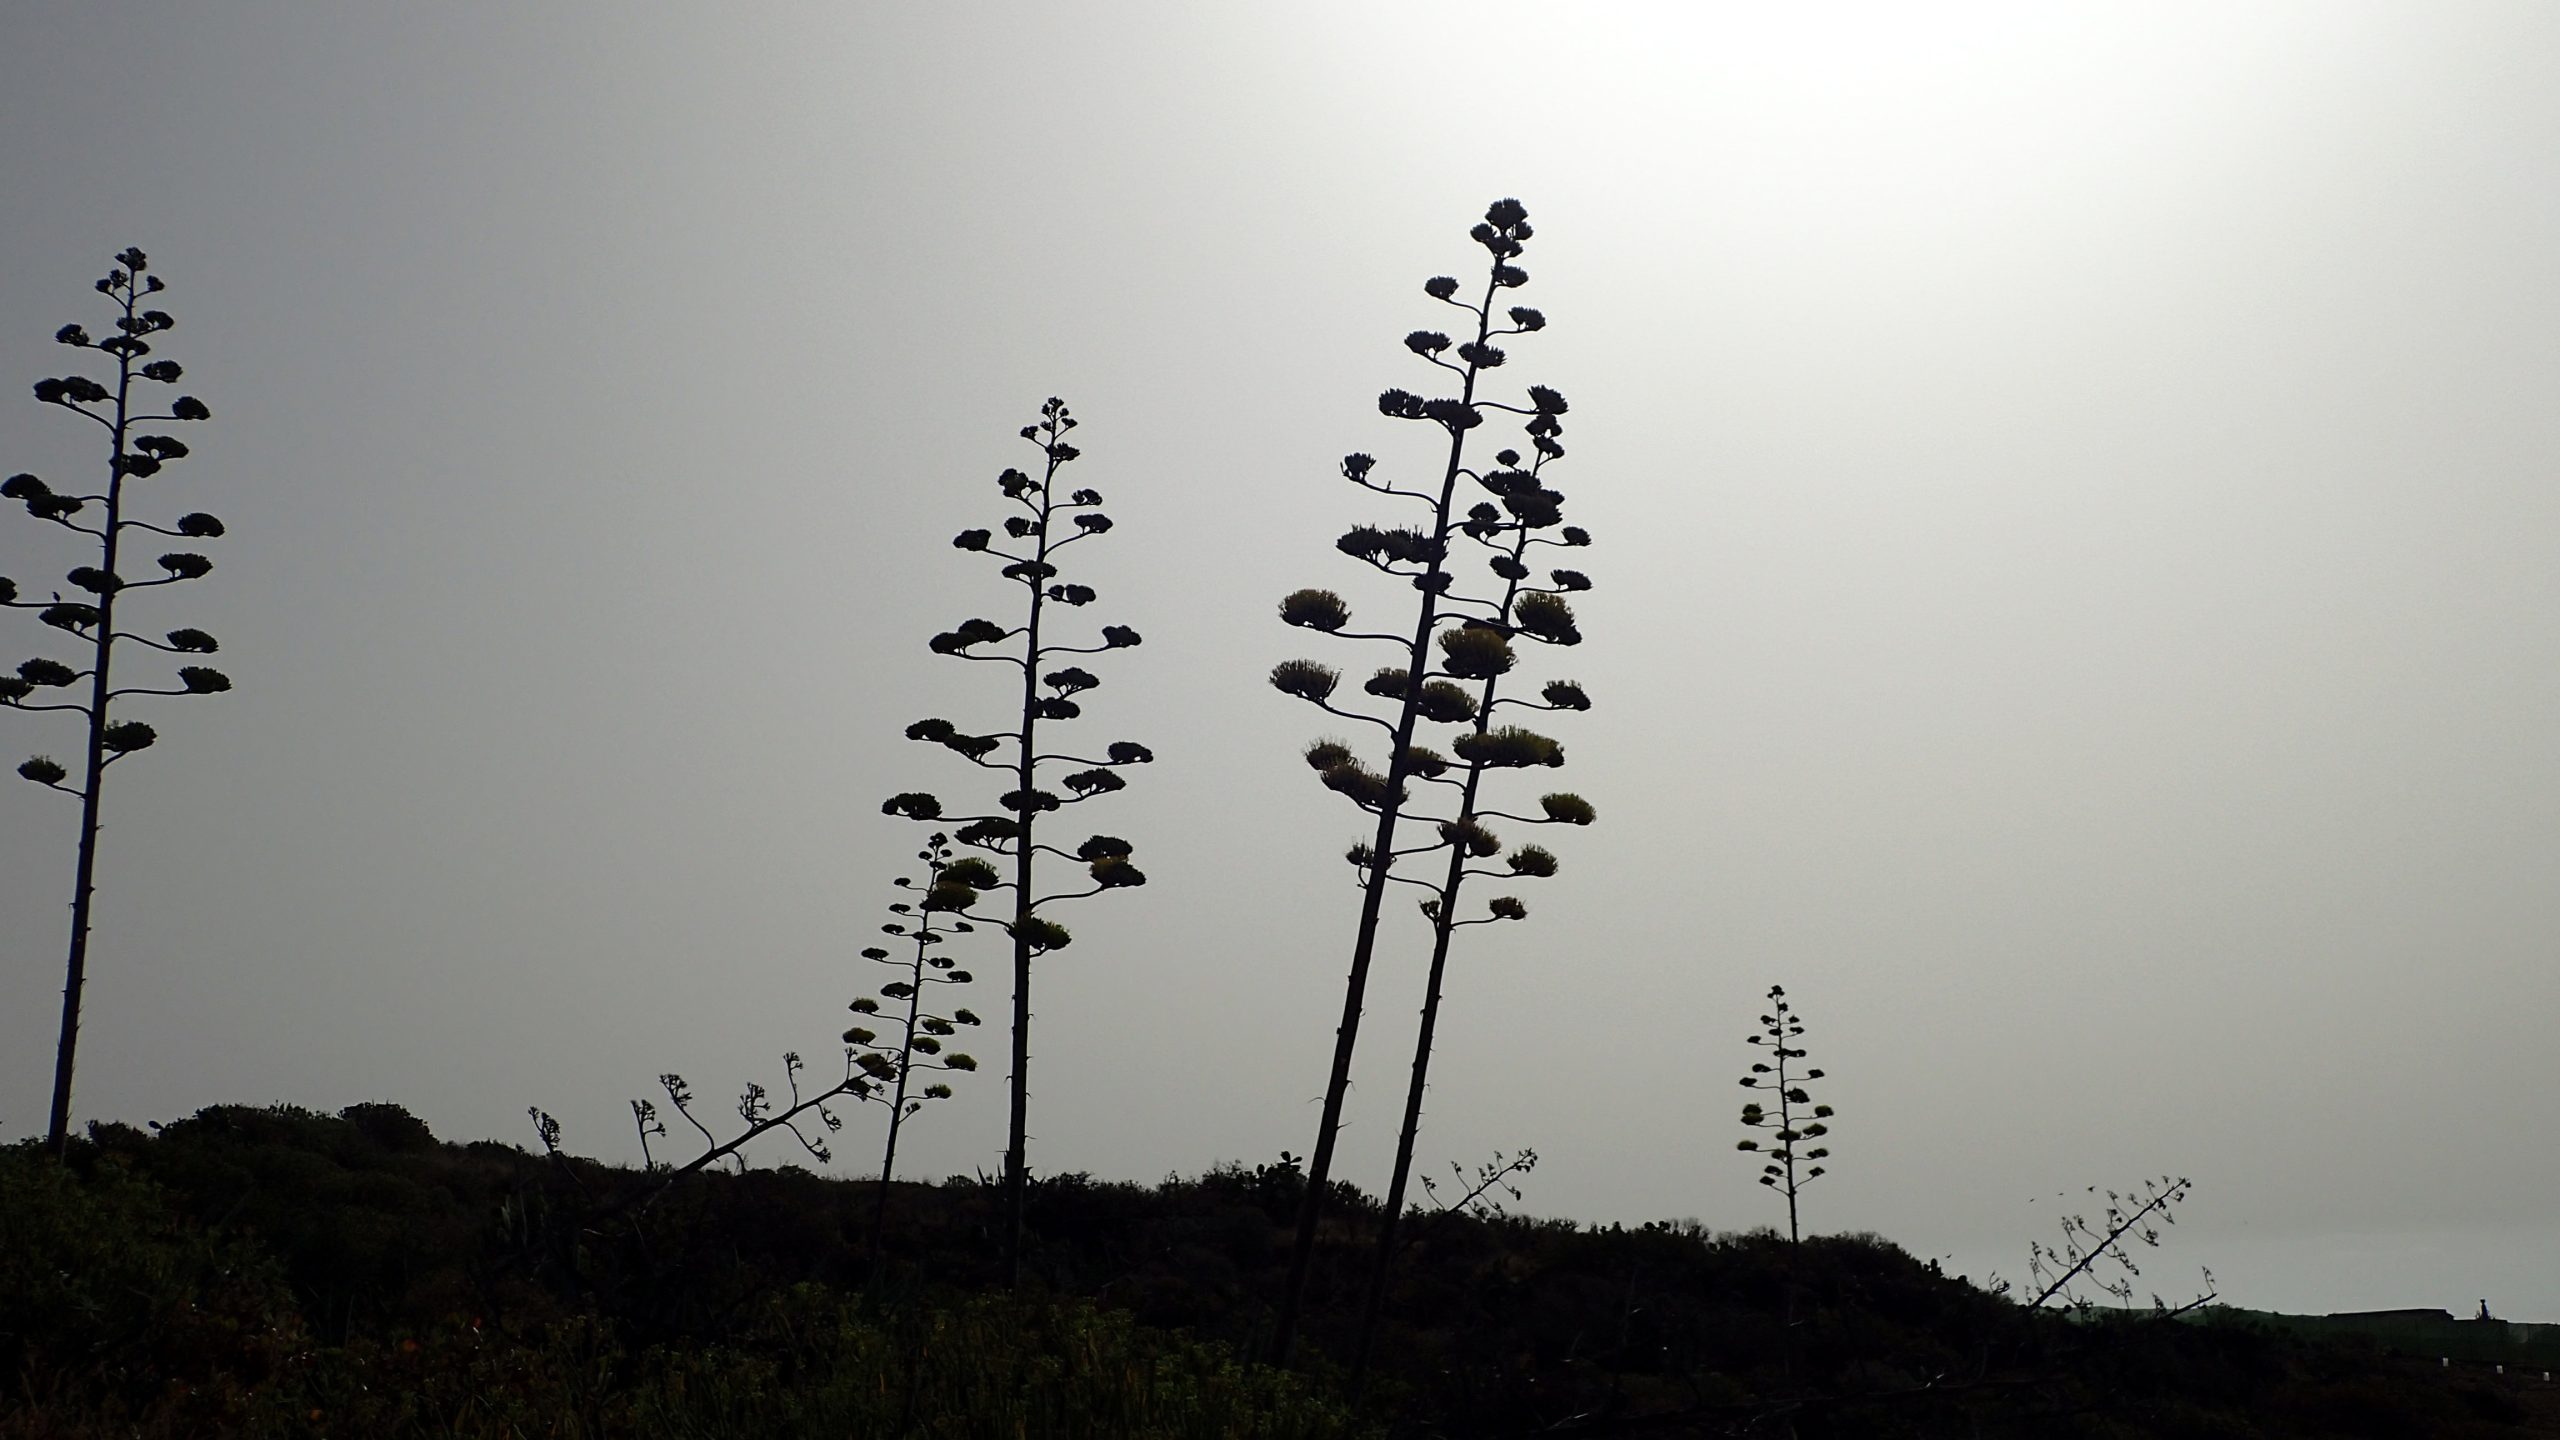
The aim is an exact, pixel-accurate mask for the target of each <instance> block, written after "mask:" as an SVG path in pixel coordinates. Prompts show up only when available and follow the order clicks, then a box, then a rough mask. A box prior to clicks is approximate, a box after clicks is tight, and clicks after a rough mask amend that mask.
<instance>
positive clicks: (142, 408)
mask: <svg viewBox="0 0 2560 1440" xmlns="http://www.w3.org/2000/svg"><path fill="white" fill-rule="evenodd" d="M148 264H149V260H148V259H147V257H145V256H144V255H143V253H142V252H141V251H140V250H127V251H125V252H124V253H122V254H120V255H118V256H116V267H117V268H115V269H113V270H110V271H109V272H108V273H107V275H106V276H105V278H103V279H101V280H99V281H98V283H97V290H98V293H99V294H101V295H104V296H106V297H107V300H108V303H109V304H110V305H111V306H112V307H113V308H114V311H115V319H114V326H115V332H116V333H114V334H113V335H110V336H108V337H106V338H105V339H103V340H98V339H92V338H90V335H89V332H88V331H87V330H85V329H83V328H82V327H80V326H78V325H65V326H63V327H62V328H61V329H60V330H57V331H55V332H54V336H53V338H54V339H55V340H57V341H59V342H60V343H62V344H64V345H68V346H70V347H71V348H73V349H75V350H83V351H89V352H92V353H94V354H96V355H99V356H103V357H105V358H106V359H107V360H108V361H111V362H112V363H113V365H114V367H115V370H114V375H113V377H112V379H111V380H107V381H101V380H99V379H96V378H94V377H92V376H88V375H65V376H59V377H55V378H52V379H46V380H39V381H37V382H36V386H35V395H36V399H38V400H40V401H42V402H44V403H45V404H47V405H55V406H59V407H61V408H62V409H64V410H68V411H70V412H71V413H72V414H74V415H78V416H80V417H81V418H83V419H85V420H88V421H90V422H92V423H94V424H96V425H97V426H98V427H99V428H100V429H102V430H104V431H105V432H106V437H105V438H106V441H107V455H106V460H107V463H106V482H105V484H104V486H103V487H102V488H100V489H99V490H96V491H88V492H81V491H71V492H65V491H57V490H55V489H54V488H53V487H52V486H50V485H48V484H46V483H45V482H44V481H42V480H40V479H37V478H36V477H35V476H33V475H12V476H10V477H9V478H8V479H7V480H6V481H0V497H6V498H8V499H11V500H15V501H17V502H19V503H20V504H22V505H24V506H25V507H26V510H27V513H28V514H29V515H32V516H34V517H35V518H36V519H38V520H42V521H45V522H47V523H49V524H52V525H55V526H59V527H60V528H62V529H64V530H67V531H70V532H71V533H73V534H76V535H81V536H85V537H87V538H86V541H85V542H84V543H85V546H86V547H87V548H88V549H89V550H90V551H91V553H92V556H93V558H92V559H90V560H88V561H87V562H85V563H83V564H80V565H76V566H74V567H72V568H71V570H70V571H69V572H68V573H67V574H65V575H64V577H63V578H64V580H66V581H67V582H68V583H69V585H70V587H71V590H72V592H73V593H72V596H71V598H68V599H66V598H65V597H64V594H63V592H62V591H60V590H55V591H53V592H52V596H51V598H50V599H45V600H36V599H29V598H26V597H24V596H22V595H21V594H20V592H19V589H18V586H17V582H15V581H14V580H11V579H8V578H7V577H5V576H0V606H5V607H7V608H10V609H16V610H33V611H35V612H36V618H37V619H38V620H40V621H42V622H44V623H45V624H47V625H50V626H52V627H53V628H54V629H56V630H60V631H62V632H63V633H64V634H65V635H68V636H70V637H71V638H72V640H73V641H74V642H75V643H76V645H77V646H78V655H77V658H76V659H75V660H74V661H73V662H71V663H68V664H66V663H64V662H63V661H60V660H54V659H49V658H45V657H41V656H39V657H37V658H35V659H32V660H28V661H26V662H24V663H23V664H21V665H19V666H18V669H17V673H16V674H14V675H0V706H5V707H7V708H9V709H12V710H29V711H44V710H60V711H67V712H69V713H71V714H74V715H78V716H79V717H81V720H82V721H83V724H84V728H85V732H86V733H85V735H84V736H83V741H84V743H83V744H82V746H81V756H80V760H79V762H78V765H77V769H78V775H79V778H78V781H77V783H74V782H73V778H72V775H73V767H69V766H65V765H63V764H61V763H60V762H58V761H56V760H54V759H52V758H51V757H49V756H44V755H38V756H35V757H33V758H31V759H29V760H28V761H27V762H26V763H25V764H23V765H20V766H19V767H18V773H19V774H20V775H21V776H23V777H25V778H26V779H28V780H31V781H34V782H35V783H36V784H38V785H42V786H44V787H46V788H47V789H51V790H59V791H61V792H63V793H64V794H66V795H69V796H71V797H72V798H73V799H75V800H78V801H79V802H80V846H79V858H78V861H77V863H76V866H75V873H74V879H73V881H72V887H71V948H70V954H69V958H68V960H67V961H66V962H65V965H64V980H63V986H62V1031H61V1037H60V1039H59V1040H58V1042H57V1043H56V1045H55V1049H54V1066H53V1108H52V1111H51V1114H50V1116H49V1118H48V1120H47V1122H46V1129H45V1143H46V1145H47V1147H48V1148H49V1149H50V1150H51V1151H52V1152H53V1153H54V1154H56V1155H57V1156H58V1155H60V1154H61V1153H62V1150H63V1147H64V1146H65V1145H66V1144H67V1143H68V1141H69V1138H70V1129H71V1076H72V1069H73V1062H74V1060H75V1058H76V1055H77V1052H78V1049H79V1040H80V996H81V991H82V989H83V987H84V986H85V985H86V984H87V982H88V974H89V927H90V917H91V915H92V913H93V903H94V901H95V900H96V898H97V870H98V813H99V806H100V802H101V800H102V798H103V795H104V791H105V786H106V776H107V769H108V767H109V766H112V765H114V764H116V763H117V762H118V761H120V760H122V759H124V758H125V757H126V756H128V755H132V754H134V753H136V752H137V751H141V750H147V749H149V748H151V746H152V744H153V743H154V742H156V741H157V740H158V739H159V738H160V734H159V732H158V731H157V730H154V729H153V728H152V727H151V726H149V725H147V724H145V723H143V722H142V721H140V720H119V719H117V718H116V717H115V715H114V713H112V712H113V710H114V705H115V702H116V701H118V700H122V699H125V698H127V697H130V696H141V695H218V694H220V693H222V692H223V691H225V690H228V689H230V688H231V681H230V679H229V677H227V676H225V675H224V674H223V673H222V672H221V671H219V670H215V669H211V668H209V667H207V666H203V665H181V666H179V667H178V670H177V674H176V677H175V678H176V681H177V684H176V687H175V688H174V689H172V688H154V687H152V686H147V685H133V686H125V687H123V688H118V687H117V686H116V685H115V684H114V682H113V681H112V680H111V679H110V678H109V677H110V675H111V673H112V672H113V669H114V662H115V658H116V654H117V649H118V645H119V643H120V642H122V643H125V644H130V645H139V646H142V647H143V648H145V649H148V650H158V651H162V652H165V653H168V654H172V655H210V654H212V653H213V652H214V650H215V649H216V646H215V644H214V639H213V637H212V636H211V635H208V634H206V633H205V632H204V631H202V630H192V629H181V630H172V631H169V632H168V634H167V635H166V636H164V637H163V638H161V639H158V640H154V639H152V638H150V637H149V636H146V635H140V634H135V633H132V632H130V631H124V630H119V629H117V628H116V627H117V624H118V620H119V617H118V614H117V611H118V608H119V606H120V605H121V604H124V603H127V602H126V601H125V599H124V597H125V596H127V595H128V594H129V593H130V592H132V591H136V590H147V589H150V588H151V587H153V586H158V585H178V584H184V583H185V582H187V581H190V580H201V579H203V578H204V577H205V576H206V575H207V574H209V573H211V572H212V570H213V562H212V561H211V560H208V559H206V558H205V557H204V556H202V555H199V554H196V553H195V552H193V551H191V550H182V551H173V552H171V553H168V554H164V555H161V556H159V557H158V559H157V560H156V561H155V562H154V563H155V564H157V566H158V567H159V569H160V572H161V573H160V574H159V575H158V576H156V577H154V578H152V579H149V580H131V579H127V578H125V576H124V574H123V572H122V571H121V570H119V569H118V568H117V567H118V566H119V565H120V564H122V563H124V560H125V553H124V552H125V548H126V544H127V542H128V541H131V542H133V543H137V544H148V543H149V542H148V541H146V540H144V539H143V537H144V536H147V535H158V536H167V537H170V538H173V539H179V540H211V539H217V538H219V537H220V536H221V535H222V532H223V526H222V522H221V521H219V520H217V519H215V518H214V517H212V516H211V515H207V514H203V513H201V512H198V513H193V514H187V515H182V516H180V517H178V519H177V521H176V522H175V523H174V524H172V525H168V526H162V525H157V524H153V523H152V522H150V521H147V520H142V519H137V518H135V517H134V516H133V515H132V514H131V513H129V510H128V506H129V505H130V503H131V501H132V499H133V493H132V490H131V489H130V488H129V487H130V484H131V482H136V481H146V480H150V479H152V478H153V477H155V476H157V475H159V474H160V473H161V471H162V470H163V469H164V468H166V467H167V466H168V465H170V464H172V463H174V462H176V461H178V460H183V459H185V458H186V456H187V453H188V452H187V446H186V443H185V442H184V441H181V440H178V439H176V438H175V437H172V436H168V435H162V434H158V433H147V432H145V431H144V430H143V429H142V428H141V427H145V426H150V425H155V424H158V423H160V422H163V421H193V420H203V419H207V418H210V416H211V415H212V412H211V411H210V410H208V409H206V408H205V405H204V402H203V401H201V400H198V399H196V398H195V397H194V396H192V395H180V396H178V397H177V398H176V399H175V400H172V401H170V402H168V404H167V407H166V408H165V409H158V410H156V412H154V407H153V405H152V404H151V403H150V402H149V401H148V400H146V399H145V398H144V394H143V393H140V392H144V391H147V390H148V389H149V386H148V385H143V384H141V383H140V382H145V381H147V382H150V385H175V384H176V383H177V382H178V379H179V376H180V375H181V374H182V373H183V372H182V371H181V370H180V368H179V366H178V362H176V361H175V360H154V359H150V358H148V357H149V356H150V355H151V353H152V345H151V342H150V340H149V338H148V337H150V336H153V335H158V334H160V333H162V332H164V331H166V330H168V329H170V328H171V327H172V326H174V325H176V324H177V323H178V322H177V321H176V320H174V319H172V318H171V317H170V315H169V313H168V312H167V311H165V310H159V309H152V308H146V306H145V303H144V299H143V297H145V296H148V295H156V294H158V293H159V292H161V291H162V290H164V289H166V288H168V287H167V285H166V284H165V283H164V282H163V281H162V280H161V279H160V277H159V276H157V275H148V274H145V273H144V271H145V269H146V267H147V266H148ZM145 412H154V413H145ZM84 665H85V666H86V667H87V668H85V669H83V668H80V667H82V666H84ZM84 681H85V682H87V698H86V699H85V700H74V699H65V700H60V701H45V702H38V701H37V700H36V699H35V697H36V696H37V695H38V694H39V693H41V692H45V691H51V690H63V691H70V692H72V693H74V694H77V693H78V692H77V691H76V690H74V689H73V687H75V686H79V685H80V684H81V683H82V682H84Z"/></svg>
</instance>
